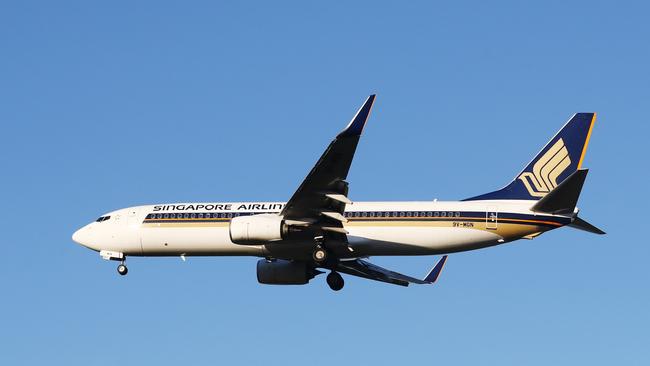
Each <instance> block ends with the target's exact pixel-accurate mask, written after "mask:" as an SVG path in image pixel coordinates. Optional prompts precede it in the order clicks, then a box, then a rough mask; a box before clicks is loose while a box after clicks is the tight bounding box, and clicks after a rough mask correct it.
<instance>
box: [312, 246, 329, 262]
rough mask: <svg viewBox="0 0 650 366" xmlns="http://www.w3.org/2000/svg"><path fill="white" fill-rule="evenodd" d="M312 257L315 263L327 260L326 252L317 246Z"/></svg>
mask: <svg viewBox="0 0 650 366" xmlns="http://www.w3.org/2000/svg"><path fill="white" fill-rule="evenodd" d="M312 257H313V258H314V261H315V262H316V263H323V262H325V260H327V251H326V250H325V249H323V247H321V246H317V247H316V249H314V253H313V254H312Z"/></svg>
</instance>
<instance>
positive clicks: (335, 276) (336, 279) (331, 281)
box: [327, 271, 345, 291]
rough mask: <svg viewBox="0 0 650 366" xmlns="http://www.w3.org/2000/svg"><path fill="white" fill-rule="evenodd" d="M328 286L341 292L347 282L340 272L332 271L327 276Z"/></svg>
mask: <svg viewBox="0 0 650 366" xmlns="http://www.w3.org/2000/svg"><path fill="white" fill-rule="evenodd" d="M327 284H328V285H329V287H330V288H331V289H332V290H334V291H339V290H341V289H342V288H343V286H344V285H345V281H343V277H341V275H340V274H339V273H338V272H334V271H332V272H330V273H329V274H328V275H327Z"/></svg>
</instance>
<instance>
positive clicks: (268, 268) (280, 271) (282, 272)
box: [257, 259, 322, 285]
mask: <svg viewBox="0 0 650 366" xmlns="http://www.w3.org/2000/svg"><path fill="white" fill-rule="evenodd" d="M319 273H322V272H320V271H317V270H315V269H313V268H312V267H311V266H309V265H307V263H306V262H292V261H286V260H282V259H276V260H273V261H267V260H266V259H260V260H259V261H257V282H259V283H263V284H266V285H304V284H306V283H308V282H309V280H311V279H312V278H314V276H316V275H317V274H319Z"/></svg>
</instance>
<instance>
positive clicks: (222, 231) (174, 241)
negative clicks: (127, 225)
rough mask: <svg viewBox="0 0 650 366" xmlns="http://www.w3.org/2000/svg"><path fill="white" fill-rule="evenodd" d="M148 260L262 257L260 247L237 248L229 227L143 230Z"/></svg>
mask: <svg viewBox="0 0 650 366" xmlns="http://www.w3.org/2000/svg"><path fill="white" fill-rule="evenodd" d="M141 232H142V251H143V255H145V256H172V255H181V254H185V255H188V256H192V255H195V256H202V255H215V256H228V255H233V256H236V255H252V256H263V255H264V253H263V249H262V247H261V246H257V245H237V244H234V243H232V242H231V241H230V235H229V233H228V227H143V228H142V229H141Z"/></svg>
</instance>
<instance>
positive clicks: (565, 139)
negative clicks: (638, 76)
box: [465, 113, 596, 201]
mask: <svg viewBox="0 0 650 366" xmlns="http://www.w3.org/2000/svg"><path fill="white" fill-rule="evenodd" d="M595 121H596V113H576V114H574V115H573V117H571V119H570V120H569V122H567V123H566V124H565V125H564V127H562V129H561V130H560V131H559V132H558V133H557V134H556V135H555V136H553V138H552V139H551V141H549V142H548V144H546V146H544V148H543V149H542V151H540V152H539V154H537V156H536V157H535V158H534V159H533V160H532V161H531V162H530V163H529V164H528V165H527V166H526V167H525V168H524V170H522V171H521V173H519V174H518V175H517V177H516V178H515V179H514V180H513V181H512V182H510V184H508V185H507V186H505V187H504V188H502V189H500V190H498V191H494V192H490V193H486V194H482V195H480V196H476V197H472V198H468V199H466V200H465V201H473V200H539V199H540V198H542V197H544V196H545V195H546V194H547V193H549V192H550V191H552V190H553V189H554V188H555V187H557V186H558V185H559V184H560V183H562V182H563V181H564V180H565V179H567V178H568V177H569V176H570V175H572V174H573V173H574V172H576V171H577V170H578V169H580V167H581V166H582V160H583V159H584V157H585V152H586V151H587V145H588V144H589V137H590V136H591V130H592V128H593V126H594V122H595Z"/></svg>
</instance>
